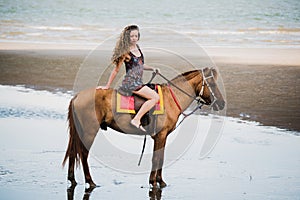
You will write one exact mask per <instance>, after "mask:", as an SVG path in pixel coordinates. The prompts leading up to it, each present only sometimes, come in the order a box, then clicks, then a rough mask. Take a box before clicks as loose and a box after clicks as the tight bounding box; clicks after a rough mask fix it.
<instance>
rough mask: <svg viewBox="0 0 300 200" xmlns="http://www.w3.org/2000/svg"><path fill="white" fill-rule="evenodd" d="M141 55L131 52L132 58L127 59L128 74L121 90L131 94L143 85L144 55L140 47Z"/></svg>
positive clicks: (122, 92)
mask: <svg viewBox="0 0 300 200" xmlns="http://www.w3.org/2000/svg"><path fill="white" fill-rule="evenodd" d="M138 50H139V52H140V53H141V56H139V57H137V56H135V55H134V54H133V53H131V52H130V53H129V55H130V57H131V58H130V60H129V61H127V62H126V61H125V67H126V75H125V77H124V79H123V81H122V85H121V86H120V88H119V92H120V93H121V94H123V95H126V96H129V95H131V94H132V91H136V90H139V89H140V88H141V87H142V86H143V71H144V55H143V53H142V51H141V50H140V48H138Z"/></svg>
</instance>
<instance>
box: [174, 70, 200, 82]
mask: <svg viewBox="0 0 300 200" xmlns="http://www.w3.org/2000/svg"><path fill="white" fill-rule="evenodd" d="M199 74H201V70H192V71H188V72H184V73H182V74H180V75H178V76H176V77H175V78H173V79H172V81H176V80H180V79H182V78H184V79H185V80H187V81H188V80H191V79H193V78H194V77H196V76H198V75H199Z"/></svg>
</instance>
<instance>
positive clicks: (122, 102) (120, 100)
mask: <svg viewBox="0 0 300 200" xmlns="http://www.w3.org/2000/svg"><path fill="white" fill-rule="evenodd" d="M155 88H156V91H157V93H158V95H159V98H160V100H159V102H158V103H157V104H156V105H155V110H154V112H153V113H152V114H153V115H160V114H164V100H163V94H162V90H161V86H160V85H155ZM134 99H135V98H134V96H123V95H121V94H120V93H117V112H118V113H130V114H136V112H135V109H134V104H135V100H134Z"/></svg>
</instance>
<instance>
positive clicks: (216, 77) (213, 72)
mask: <svg viewBox="0 0 300 200" xmlns="http://www.w3.org/2000/svg"><path fill="white" fill-rule="evenodd" d="M211 72H212V74H213V76H214V78H215V79H216V80H217V79H218V72H217V70H216V69H215V68H211Z"/></svg>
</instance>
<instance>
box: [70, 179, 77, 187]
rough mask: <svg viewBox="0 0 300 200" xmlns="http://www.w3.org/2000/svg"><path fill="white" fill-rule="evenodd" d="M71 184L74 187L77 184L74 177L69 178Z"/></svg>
mask: <svg viewBox="0 0 300 200" xmlns="http://www.w3.org/2000/svg"><path fill="white" fill-rule="evenodd" d="M69 181H70V183H71V186H70V187H75V186H76V185H77V182H76V181H75V179H72V180H70V179H69Z"/></svg>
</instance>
